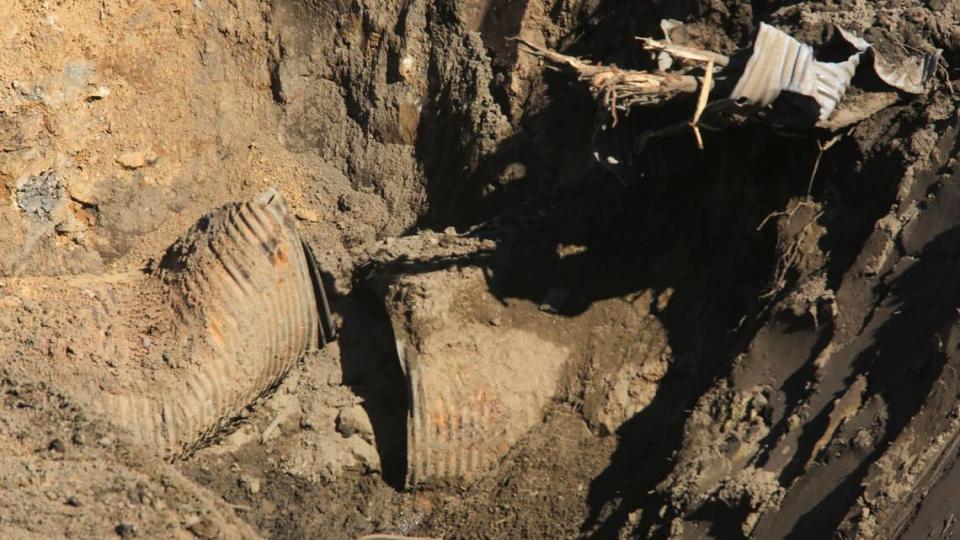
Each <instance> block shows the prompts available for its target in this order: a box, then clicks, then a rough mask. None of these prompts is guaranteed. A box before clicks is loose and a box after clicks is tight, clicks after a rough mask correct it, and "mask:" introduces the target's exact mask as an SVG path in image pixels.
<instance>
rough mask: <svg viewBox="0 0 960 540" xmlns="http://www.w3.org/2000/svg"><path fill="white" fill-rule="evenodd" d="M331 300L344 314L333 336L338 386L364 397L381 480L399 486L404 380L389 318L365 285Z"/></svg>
mask: <svg viewBox="0 0 960 540" xmlns="http://www.w3.org/2000/svg"><path fill="white" fill-rule="evenodd" d="M331 301H332V303H333V308H334V310H335V312H337V313H339V314H340V315H341V317H342V318H343V325H342V328H341V329H340V336H339V338H338V341H339V344H340V361H341V368H342V370H343V384H345V385H347V386H349V387H350V389H351V390H352V391H353V392H354V393H356V394H357V395H358V396H360V397H361V398H362V399H363V403H362V406H363V408H364V410H365V411H366V412H367V415H368V416H369V417H370V423H371V424H372V426H373V433H374V438H375V440H376V448H377V452H378V453H379V455H380V463H381V467H382V469H383V479H384V481H386V482H387V483H388V484H389V485H390V486H391V487H393V488H394V489H397V490H402V489H403V488H404V481H405V477H406V467H407V384H406V380H405V378H404V376H403V372H402V371H401V369H400V363H399V361H398V360H397V351H396V339H395V337H394V335H393V329H392V327H391V325H390V320H389V319H388V318H387V314H386V312H385V311H384V307H383V302H382V301H380V299H378V298H376V297H375V296H373V295H372V294H370V292H369V291H366V290H364V289H359V290H357V291H355V292H353V293H351V294H350V295H349V296H346V297H333V298H331Z"/></svg>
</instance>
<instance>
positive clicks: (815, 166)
mask: <svg viewBox="0 0 960 540" xmlns="http://www.w3.org/2000/svg"><path fill="white" fill-rule="evenodd" d="M844 135H845V134H844V133H841V134H839V135H834V136H833V138H831V139H830V140H829V141H827V142H826V143H821V142H820V141H819V140H817V148H818V149H819V150H820V151H819V152H817V159H816V160H815V161H814V162H813V171H812V172H811V173H810V181H809V182H808V183H807V196H808V197H809V196H810V192H811V191H813V180H814V178H816V177H817V171H819V170H820V160H821V159H823V154H824V152H826V151H827V150H829V149H830V148H832V147H833V145H835V144H837V142H838V141H839V140H840V139H841V138H843V136H844Z"/></svg>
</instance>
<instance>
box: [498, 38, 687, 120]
mask: <svg viewBox="0 0 960 540" xmlns="http://www.w3.org/2000/svg"><path fill="white" fill-rule="evenodd" d="M515 39H516V41H517V42H518V43H519V44H520V45H521V48H522V50H523V51H524V52H526V53H528V54H531V55H533V56H536V57H538V58H542V59H544V60H547V61H548V62H549V63H551V64H553V65H551V66H548V67H550V68H552V69H558V70H559V69H560V68H564V69H566V70H567V71H571V72H573V73H574V74H576V75H577V78H578V80H580V81H581V82H586V83H587V84H588V85H589V87H590V90H591V92H592V93H593V95H594V96H595V97H597V98H601V99H602V101H603V104H604V106H605V107H607V108H608V109H610V110H611V114H612V115H613V116H614V117H616V112H615V111H616V108H617V105H618V104H620V105H622V106H624V107H630V106H632V105H633V104H635V103H638V102H657V101H662V100H664V99H666V98H669V97H670V96H672V95H674V94H680V93H686V94H692V93H694V92H696V91H697V89H698V87H699V84H700V81H699V79H698V78H697V77H694V76H692V75H677V74H673V73H650V72H648V71H636V70H627V69H619V68H617V67H616V66H604V65H597V64H591V63H590V62H587V61H584V60H581V59H579V58H576V57H574V56H568V55H565V54H560V53H558V52H554V51H551V50H549V49H545V48H543V47H540V46H539V45H535V44H533V43H530V42H529V41H526V40H524V39H521V38H515Z"/></svg>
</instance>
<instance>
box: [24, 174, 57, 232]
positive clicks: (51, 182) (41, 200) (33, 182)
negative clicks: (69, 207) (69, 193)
mask: <svg viewBox="0 0 960 540" xmlns="http://www.w3.org/2000/svg"><path fill="white" fill-rule="evenodd" d="M65 194H66V189H65V187H64V182H63V178H62V177H61V176H60V175H59V174H57V172H56V171H53V170H49V171H44V172H42V173H40V174H38V175H35V176H28V177H26V178H24V179H23V180H21V181H20V182H18V183H17V195H16V200H17V206H19V207H20V209H21V210H23V212H24V213H26V214H27V215H29V216H30V217H32V218H34V219H37V220H45V219H53V216H54V213H55V212H56V210H57V209H58V208H59V207H60V206H61V205H63V204H64V203H65Z"/></svg>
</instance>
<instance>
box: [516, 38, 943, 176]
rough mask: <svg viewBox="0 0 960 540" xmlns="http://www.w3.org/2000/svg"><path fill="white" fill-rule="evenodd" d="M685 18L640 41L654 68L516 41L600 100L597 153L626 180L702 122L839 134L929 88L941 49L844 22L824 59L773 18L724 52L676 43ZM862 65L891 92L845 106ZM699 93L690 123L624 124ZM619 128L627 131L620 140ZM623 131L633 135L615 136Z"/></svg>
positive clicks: (869, 94) (865, 93) (867, 94)
mask: <svg viewBox="0 0 960 540" xmlns="http://www.w3.org/2000/svg"><path fill="white" fill-rule="evenodd" d="M681 24H682V23H679V22H677V21H669V20H666V21H663V22H662V24H661V27H662V28H663V31H664V35H665V38H664V39H663V40H657V39H652V38H644V37H641V38H637V39H638V40H639V41H640V42H641V43H642V44H643V46H644V48H645V49H646V50H648V51H650V52H651V53H652V55H653V58H652V60H654V61H655V62H656V65H657V67H658V69H656V70H654V71H645V70H630V69H621V68H619V67H617V66H604V65H600V64H594V63H590V62H587V61H584V60H582V59H579V58H575V57H572V56H567V55H563V54H560V53H557V52H554V51H550V50H548V49H545V48H543V47H540V46H537V45H533V44H531V43H529V42H527V41H523V40H519V41H520V44H521V46H522V50H524V51H526V52H527V53H529V54H532V55H534V56H537V57H539V58H542V59H543V60H544V61H545V62H546V63H547V65H548V67H552V68H554V69H557V70H560V71H566V72H570V73H573V74H574V75H575V76H576V77H577V79H578V81H580V82H581V83H583V84H586V85H587V86H588V88H589V90H590V91H591V93H592V94H593V95H594V97H595V98H597V100H598V102H599V104H600V106H601V107H602V108H603V109H604V110H605V111H606V113H607V114H606V115H605V116H604V117H603V120H602V122H601V124H600V126H599V128H598V131H597V133H596V136H595V147H596V152H595V155H596V157H597V159H598V161H600V162H601V163H602V164H604V165H605V166H607V167H608V168H610V169H611V171H613V172H614V174H616V175H617V176H618V177H620V178H621V180H627V178H626V177H629V176H631V172H630V170H631V169H632V168H633V162H634V157H636V156H638V155H640V154H643V153H644V152H645V151H646V150H647V148H648V146H649V145H650V144H651V143H652V142H653V140H654V139H657V138H661V137H667V136H672V135H674V134H676V133H677V132H682V131H688V132H689V131H691V130H692V133H693V135H694V137H695V140H696V142H697V145H698V146H699V147H701V148H702V147H703V142H702V139H701V136H700V128H701V127H702V128H705V129H723V128H724V127H727V126H730V125H735V124H738V123H742V122H744V121H747V120H754V121H760V122H764V123H768V124H771V125H774V126H777V127H781V128H788V129H804V128H818V129H821V130H827V131H834V132H835V131H839V130H841V129H844V128H846V127H849V126H850V125H852V124H855V123H857V122H859V121H861V120H863V119H865V118H867V117H869V116H871V115H872V114H876V112H878V111H879V110H881V109H882V108H884V107H886V106H889V105H890V104H892V103H893V101H895V98H896V95H897V93H898V92H902V93H906V94H921V93H923V92H925V91H926V88H927V86H928V85H927V83H928V82H929V80H930V79H931V78H932V76H933V73H934V72H935V70H936V67H937V63H938V61H939V58H940V51H939V50H937V51H934V52H932V53H928V54H922V55H916V56H904V57H898V58H895V59H893V58H888V57H886V56H884V55H883V54H881V53H880V52H879V51H878V50H877V49H876V48H875V47H873V46H872V45H871V44H870V43H868V42H867V41H865V40H864V39H862V38H860V37H859V36H857V35H855V34H853V33H851V32H848V31H846V30H844V29H842V28H839V27H838V28H836V30H837V32H836V39H835V41H834V42H833V44H832V45H833V49H835V50H836V49H840V50H841V53H840V54H841V55H845V56H844V58H843V59H842V60H841V61H826V60H824V59H821V58H819V57H818V51H817V50H816V49H815V48H814V47H813V46H811V45H809V44H806V43H802V42H800V41H799V40H797V39H796V38H794V37H792V36H790V35H788V34H787V33H786V32H784V31H782V30H779V29H777V28H774V27H773V26H770V25H768V24H761V25H760V28H759V31H758V33H757V38H756V40H755V41H754V44H753V47H751V48H750V49H749V50H744V51H740V52H738V53H737V54H734V55H732V56H726V55H723V54H720V53H717V52H714V51H707V50H701V49H697V48H694V47H690V46H688V45H682V44H678V43H674V42H672V41H671V39H670V33H671V31H672V30H673V29H676V28H677V27H678V26H679V25H681ZM843 50H846V52H842V51H843ZM864 66H868V67H869V68H870V69H871V71H872V75H871V76H873V77H874V78H875V79H876V80H877V82H878V83H879V84H880V85H886V86H887V87H889V90H888V91H886V92H883V91H876V90H875V89H870V90H867V89H861V90H862V91H860V92H857V93H855V95H854V97H853V98H852V99H849V100H848V101H849V103H845V101H847V100H846V98H847V94H848V91H849V90H850V88H851V85H852V84H853V82H854V77H855V76H856V75H857V74H858V73H859V72H861V71H862V69H863V67H864ZM693 94H698V98H697V99H695V100H694V104H693V106H692V108H694V107H695V108H694V110H692V111H691V114H692V118H693V120H688V119H682V120H680V121H675V123H673V124H670V123H668V124H665V125H664V124H659V125H656V124H651V123H649V122H642V123H641V126H637V125H635V124H631V125H629V126H626V127H625V126H623V125H622V122H621V121H622V119H623V118H624V117H625V116H626V115H627V114H628V113H629V112H630V110H631V109H632V108H635V107H643V106H649V105H657V104H661V103H667V102H670V101H672V100H674V99H675V98H681V97H682V98H684V99H686V100H687V101H689V100H690V98H691V97H692V95H693ZM618 124H621V125H620V126H619V127H618ZM617 131H629V133H626V134H616V136H614V135H615V132H617ZM624 136H627V137H628V138H629V140H628V141H626V142H623V141H617V140H615V139H617V138H624Z"/></svg>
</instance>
